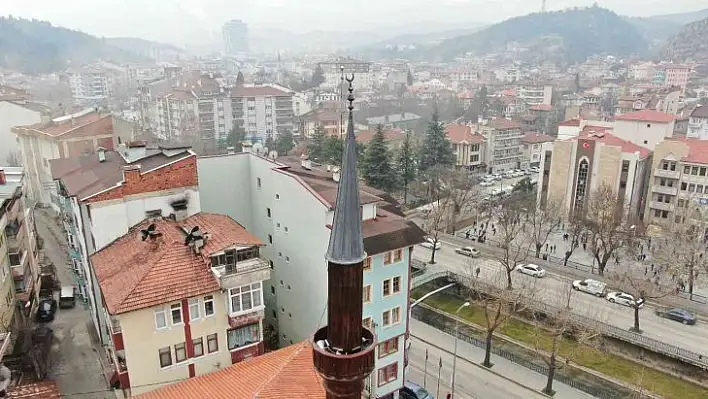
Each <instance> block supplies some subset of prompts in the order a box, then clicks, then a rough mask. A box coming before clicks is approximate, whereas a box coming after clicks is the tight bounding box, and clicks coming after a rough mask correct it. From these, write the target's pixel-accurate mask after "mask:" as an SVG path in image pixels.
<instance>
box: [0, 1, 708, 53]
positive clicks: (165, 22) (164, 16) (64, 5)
mask: <svg viewBox="0 0 708 399" xmlns="http://www.w3.org/2000/svg"><path fill="white" fill-rule="evenodd" d="M0 3H2V5H1V6H0V15H2V14H4V15H8V14H11V15H14V16H19V17H24V18H37V19H42V20H47V21H50V22H51V23H53V24H54V25H60V26H64V27H67V28H72V29H79V30H82V31H84V32H87V33H91V34H94V35H98V36H132V37H142V38H145V39H150V40H158V41H166V42H172V43H175V44H184V43H189V42H191V43H195V42H204V41H206V40H208V38H209V35H213V34H214V33H216V32H218V31H219V29H220V26H221V24H223V23H224V21H226V20H229V19H241V20H243V21H245V22H246V23H248V24H249V26H250V27H252V28H282V29H286V30H292V31H298V32H304V31H310V30H317V29H321V30H339V31H352V30H371V29H376V28H382V27H385V26H387V25H394V26H401V25H406V24H412V23H415V22H420V21H428V22H454V23H462V22H468V21H469V22H482V23H491V22H498V21H501V20H503V19H506V18H509V17H513V16H518V15H523V14H527V13H530V12H534V11H537V10H539V9H540V8H541V0H349V1H346V0H345V1H342V0H0ZM592 3H593V1H582V0H547V8H548V9H549V10H556V9H563V8H567V7H572V6H587V5H591V4H592ZM597 3H598V4H599V5H600V6H602V7H606V8H609V9H611V10H613V11H615V12H617V13H619V14H624V15H635V16H648V15H656V14H667V13H676V12H688V11H695V10H699V9H701V8H706V7H708V2H707V1H706V0H604V1H603V0H600V1H597Z"/></svg>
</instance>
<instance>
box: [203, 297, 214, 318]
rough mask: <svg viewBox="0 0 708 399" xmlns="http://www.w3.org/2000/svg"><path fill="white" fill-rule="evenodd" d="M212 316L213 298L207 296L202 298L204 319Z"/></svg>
mask: <svg viewBox="0 0 708 399" xmlns="http://www.w3.org/2000/svg"><path fill="white" fill-rule="evenodd" d="M213 314H214V297H213V296H212V295H207V296H205V297H204V317H208V316H211V315H213Z"/></svg>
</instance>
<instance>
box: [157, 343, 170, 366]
mask: <svg viewBox="0 0 708 399" xmlns="http://www.w3.org/2000/svg"><path fill="white" fill-rule="evenodd" d="M158 353H159V354H160V367H168V366H171V365H172V352H170V347H169V346H168V347H167V348H162V349H160V350H159V351H158Z"/></svg>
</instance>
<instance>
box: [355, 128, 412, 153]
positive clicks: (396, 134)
mask: <svg viewBox="0 0 708 399" xmlns="http://www.w3.org/2000/svg"><path fill="white" fill-rule="evenodd" d="M383 133H384V141H385V143H386V146H388V149H389V150H390V151H397V150H398V149H399V148H401V146H402V145H403V142H404V141H405V139H406V132H405V131H403V129H384V132H383ZM375 134H376V130H363V131H359V132H358V133H357V134H356V142H357V143H361V144H364V145H368V144H369V143H370V142H371V140H372V139H373V138H374V135H375Z"/></svg>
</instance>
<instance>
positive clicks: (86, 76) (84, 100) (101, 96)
mask: <svg viewBox="0 0 708 399" xmlns="http://www.w3.org/2000/svg"><path fill="white" fill-rule="evenodd" d="M69 86H71V96H72V97H73V98H74V101H76V103H78V104H81V105H105V104H106V103H107V102H108V99H109V98H110V97H111V96H112V95H113V86H114V79H113V77H112V76H111V75H110V74H109V73H106V72H105V71H102V70H101V69H100V68H98V67H95V66H85V67H81V68H78V69H74V70H70V71H69Z"/></svg>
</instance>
